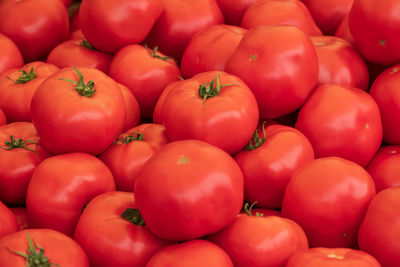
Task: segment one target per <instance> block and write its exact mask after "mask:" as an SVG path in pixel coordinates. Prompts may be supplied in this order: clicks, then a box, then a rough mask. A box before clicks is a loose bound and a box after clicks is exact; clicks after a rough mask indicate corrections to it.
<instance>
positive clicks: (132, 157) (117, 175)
mask: <svg viewBox="0 0 400 267" xmlns="http://www.w3.org/2000/svg"><path fill="white" fill-rule="evenodd" d="M167 143H168V137H167V134H166V132H165V127H164V126H163V125H161V124H141V125H139V126H137V127H135V128H132V129H130V130H128V131H126V132H125V133H123V134H121V135H120V136H119V138H118V139H117V141H116V142H114V143H113V144H112V145H111V146H110V147H109V148H107V150H106V151H104V152H103V153H102V154H100V156H99V157H100V159H101V160H102V161H103V162H104V163H105V164H106V165H107V166H108V167H109V168H110V170H111V172H112V173H113V176H114V179H115V183H116V186H117V190H120V191H126V192H132V191H133V186H134V183H135V180H136V177H137V176H138V175H139V173H140V171H141V170H142V167H143V165H144V164H145V163H146V161H147V160H148V159H149V158H151V157H152V156H153V155H154V154H155V153H156V151H158V150H159V149H160V148H161V147H162V146H163V145H165V144H167Z"/></svg>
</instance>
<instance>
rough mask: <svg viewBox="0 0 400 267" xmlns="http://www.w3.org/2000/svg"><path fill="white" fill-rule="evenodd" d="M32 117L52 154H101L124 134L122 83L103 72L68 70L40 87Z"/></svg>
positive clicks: (59, 72) (34, 100) (61, 71)
mask: <svg viewBox="0 0 400 267" xmlns="http://www.w3.org/2000/svg"><path fill="white" fill-rule="evenodd" d="M105 107H107V108H105ZM31 116H32V122H33V124H34V125H35V127H36V129H37V131H38V132H39V135H40V138H41V142H42V143H43V145H44V146H45V147H46V148H47V149H48V150H49V151H50V152H51V153H54V154H60V153H66V152H86V153H91V154H95V155H97V154H100V153H101V152H103V151H104V150H105V149H106V148H107V147H108V146H109V145H111V143H112V142H114V140H115V139H116V137H117V136H118V135H119V134H120V132H121V131H122V129H123V127H124V124H125V116H126V105H125V102H124V98H123V95H122V93H121V90H120V88H119V87H118V84H117V83H116V82H115V81H114V80H113V79H112V78H110V77H108V76H107V75H106V74H104V73H103V72H101V71H99V70H97V69H92V68H84V67H81V68H79V70H78V69H76V68H75V69H73V68H66V69H61V70H60V71H58V72H57V73H55V74H54V75H52V76H51V77H50V78H48V79H46V80H45V81H44V82H43V83H42V84H41V85H40V86H39V88H38V89H37V91H36V93H35V94H34V96H33V98H32V103H31Z"/></svg>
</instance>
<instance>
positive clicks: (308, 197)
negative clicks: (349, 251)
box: [282, 157, 375, 248]
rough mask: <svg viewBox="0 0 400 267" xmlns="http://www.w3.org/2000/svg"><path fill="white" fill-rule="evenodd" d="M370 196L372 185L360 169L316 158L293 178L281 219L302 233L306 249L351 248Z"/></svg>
mask: <svg viewBox="0 0 400 267" xmlns="http://www.w3.org/2000/svg"><path fill="white" fill-rule="evenodd" d="M374 196H375V185H374V182H373V180H372V178H371V176H370V175H369V174H368V172H367V171H366V170H364V169H363V168H362V167H361V166H360V165H358V164H356V163H354V162H352V161H349V160H345V159H342V158H337V157H329V158H319V159H315V160H313V161H311V162H308V163H306V164H305V165H303V166H302V167H300V168H299V169H298V170H297V171H296V172H295V173H294V174H293V176H292V178H291V179H290V181H289V183H288V185H287V187H286V191H285V194H284V197H283V201H282V216H283V217H286V218H289V219H292V220H294V221H295V222H297V223H298V224H299V225H300V226H301V227H302V228H303V229H304V231H305V232H306V234H307V237H308V240H309V242H310V247H317V246H324V247H349V248H351V247H354V246H355V245H356V240H357V231H358V227H359V225H360V223H361V221H362V219H363V217H364V214H365V212H366V210H367V207H368V205H369V203H370V201H371V200H372V198H373V197H374Z"/></svg>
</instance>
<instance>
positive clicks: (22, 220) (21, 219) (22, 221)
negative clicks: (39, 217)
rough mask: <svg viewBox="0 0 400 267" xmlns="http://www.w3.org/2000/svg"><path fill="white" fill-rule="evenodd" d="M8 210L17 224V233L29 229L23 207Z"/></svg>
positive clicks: (25, 211)
mask: <svg viewBox="0 0 400 267" xmlns="http://www.w3.org/2000/svg"><path fill="white" fill-rule="evenodd" d="M10 210H11V211H12V213H14V215H15V218H16V219H17V222H18V229H19V231H22V230H25V229H28V228H30V225H29V220H28V211H27V210H26V208H25V207H11V208H10Z"/></svg>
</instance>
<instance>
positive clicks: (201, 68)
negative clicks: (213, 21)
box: [180, 24, 247, 78]
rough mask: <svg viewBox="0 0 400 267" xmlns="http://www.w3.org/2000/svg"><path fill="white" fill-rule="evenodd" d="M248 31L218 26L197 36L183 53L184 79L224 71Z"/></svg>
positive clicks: (182, 69)
mask: <svg viewBox="0 0 400 267" xmlns="http://www.w3.org/2000/svg"><path fill="white" fill-rule="evenodd" d="M246 31H247V30H245V29H243V28H241V27H237V26H231V25H225V24H218V25H213V26H210V27H207V28H205V29H204V30H202V31H200V32H198V33H197V34H195V35H194V36H193V37H192V39H191V40H190V42H189V44H188V45H187V46H186V48H185V51H184V52H183V56H182V61H181V64H180V66H181V71H182V75H183V77H185V78H190V77H192V76H194V75H196V74H198V73H201V72H206V71H211V70H221V71H223V70H224V68H225V64H226V61H227V60H228V58H229V57H230V56H231V54H232V53H233V51H234V50H235V49H236V47H237V46H238V44H239V43H240V41H241V40H242V38H243V35H244V34H245V32H246Z"/></svg>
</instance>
